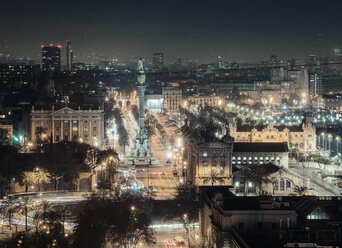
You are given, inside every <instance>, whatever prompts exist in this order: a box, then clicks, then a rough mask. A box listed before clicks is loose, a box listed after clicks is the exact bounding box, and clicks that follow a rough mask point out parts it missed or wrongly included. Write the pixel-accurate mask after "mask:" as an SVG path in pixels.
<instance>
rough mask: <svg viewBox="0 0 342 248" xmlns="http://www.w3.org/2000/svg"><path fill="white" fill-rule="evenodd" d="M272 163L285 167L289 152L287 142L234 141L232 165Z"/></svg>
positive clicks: (287, 163)
mask: <svg viewBox="0 0 342 248" xmlns="http://www.w3.org/2000/svg"><path fill="white" fill-rule="evenodd" d="M268 163H272V164H275V165H278V166H283V167H285V168H287V167H288V166H289V152H288V147H287V143H250V142H243V143H241V142H239V143H234V150H233V155H232V165H233V166H236V167H241V166H243V165H252V164H254V165H258V164H268Z"/></svg>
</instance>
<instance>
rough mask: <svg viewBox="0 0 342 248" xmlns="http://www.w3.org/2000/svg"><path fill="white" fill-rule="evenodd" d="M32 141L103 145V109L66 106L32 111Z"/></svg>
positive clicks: (35, 142)
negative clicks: (82, 108) (76, 108)
mask: <svg viewBox="0 0 342 248" xmlns="http://www.w3.org/2000/svg"><path fill="white" fill-rule="evenodd" d="M30 125H31V132H30V133H31V142H32V143H34V144H37V143H39V142H50V141H52V142H53V143H57V142H60V141H63V140H66V141H78V142H84V143H88V144H90V145H94V146H98V147H101V146H102V145H103V140H104V112H103V110H81V109H80V108H79V109H78V110H74V109H71V108H68V107H64V108H61V109H58V110H55V109H54V107H52V109H50V110H37V109H34V108H32V110H31V113H30Z"/></svg>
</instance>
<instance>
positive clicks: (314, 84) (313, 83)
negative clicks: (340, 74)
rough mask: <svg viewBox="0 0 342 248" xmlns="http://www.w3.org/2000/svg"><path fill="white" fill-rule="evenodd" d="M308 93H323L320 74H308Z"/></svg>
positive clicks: (316, 94) (313, 94)
mask: <svg viewBox="0 0 342 248" xmlns="http://www.w3.org/2000/svg"><path fill="white" fill-rule="evenodd" d="M309 95H310V96H322V95H323V79H322V75H321V74H318V73H310V74H309Z"/></svg>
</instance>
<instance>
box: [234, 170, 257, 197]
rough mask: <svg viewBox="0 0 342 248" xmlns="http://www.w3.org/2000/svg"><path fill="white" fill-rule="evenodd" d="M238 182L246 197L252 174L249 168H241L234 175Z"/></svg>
mask: <svg viewBox="0 0 342 248" xmlns="http://www.w3.org/2000/svg"><path fill="white" fill-rule="evenodd" d="M235 178H236V180H237V181H238V182H241V181H242V182H243V183H244V186H245V190H244V196H247V195H248V182H250V181H252V180H253V178H254V177H253V172H252V170H251V169H250V168H249V167H243V168H241V169H240V170H239V171H238V172H237V173H236V175H235Z"/></svg>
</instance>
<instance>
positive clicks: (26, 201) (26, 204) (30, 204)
mask: <svg viewBox="0 0 342 248" xmlns="http://www.w3.org/2000/svg"><path fill="white" fill-rule="evenodd" d="M21 204H22V205H21V208H20V213H21V214H22V213H23V212H24V215H25V230H26V232H27V231H28V228H27V214H28V211H29V209H33V208H34V206H35V204H34V201H32V199H31V198H30V197H24V198H22V199H21Z"/></svg>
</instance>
